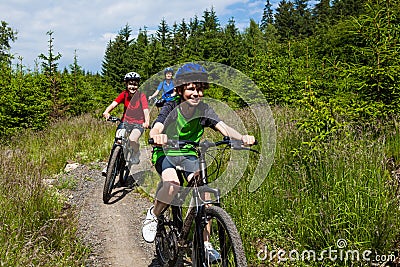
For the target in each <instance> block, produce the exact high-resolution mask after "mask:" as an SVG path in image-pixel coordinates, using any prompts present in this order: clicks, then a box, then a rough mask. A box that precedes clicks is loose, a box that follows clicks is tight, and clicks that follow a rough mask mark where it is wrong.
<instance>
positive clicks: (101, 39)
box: [0, 0, 279, 73]
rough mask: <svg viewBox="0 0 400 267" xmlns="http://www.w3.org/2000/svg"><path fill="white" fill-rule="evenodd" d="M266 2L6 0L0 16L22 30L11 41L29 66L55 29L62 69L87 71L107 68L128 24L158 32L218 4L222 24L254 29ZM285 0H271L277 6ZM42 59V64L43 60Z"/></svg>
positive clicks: (0, 4) (44, 49)
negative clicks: (106, 59) (112, 46)
mask: <svg viewBox="0 0 400 267" xmlns="http://www.w3.org/2000/svg"><path fill="white" fill-rule="evenodd" d="M265 2H266V1H262V0H214V1H212V0H196V1H190V0H174V1H172V0H171V1H162V0H125V1H124V0H113V1H109V0H79V1H73V0H13V1H6V0H0V12H1V17H0V20H3V21H6V22H7V23H8V25H9V26H10V27H11V28H12V29H14V30H16V31H18V34H17V40H16V41H15V42H14V43H11V47H12V48H11V53H12V54H14V55H15V56H16V57H22V58H23V61H22V62H23V64H24V65H25V66H26V68H29V69H33V67H34V64H35V63H34V62H35V60H38V56H39V55H40V54H41V53H43V54H45V55H46V54H47V52H48V40H49V36H48V35H46V32H48V31H49V30H51V31H53V38H54V43H53V44H54V51H55V52H59V53H60V54H61V55H62V58H61V59H60V61H59V69H63V68H64V67H68V66H69V65H70V64H72V63H73V60H74V52H75V50H76V53H77V57H78V63H79V65H80V66H82V67H83V69H85V70H86V71H91V72H94V73H95V72H97V71H99V72H100V70H101V62H102V59H103V56H104V52H105V49H106V46H107V43H108V42H109V41H110V40H113V39H114V37H115V35H116V34H117V33H118V32H119V30H120V29H121V28H123V27H124V26H125V25H126V24H128V25H130V27H131V29H132V34H133V35H136V34H137V33H138V31H139V29H140V28H142V29H143V28H144V26H146V27H147V30H148V32H149V33H150V34H151V33H154V32H155V30H157V28H158V26H159V24H160V22H161V20H162V19H163V18H164V19H165V20H166V22H167V23H168V25H169V26H172V25H173V23H174V22H177V23H180V22H181V21H182V19H185V20H186V21H189V19H190V18H193V17H194V16H195V15H197V16H198V17H199V18H201V16H202V15H203V12H204V10H206V9H208V10H210V9H211V7H213V8H214V10H215V12H216V14H217V16H218V18H219V19H220V23H221V25H222V26H224V25H226V23H227V21H228V20H229V19H230V18H231V17H233V18H234V19H235V21H236V26H237V27H238V28H239V29H244V28H246V27H248V25H249V21H250V18H253V19H254V20H255V21H256V22H259V21H260V20H261V17H262V12H263V8H264V6H265ZM278 2H279V0H271V4H272V5H273V7H276V6H277V4H278ZM38 62H40V61H39V60H38Z"/></svg>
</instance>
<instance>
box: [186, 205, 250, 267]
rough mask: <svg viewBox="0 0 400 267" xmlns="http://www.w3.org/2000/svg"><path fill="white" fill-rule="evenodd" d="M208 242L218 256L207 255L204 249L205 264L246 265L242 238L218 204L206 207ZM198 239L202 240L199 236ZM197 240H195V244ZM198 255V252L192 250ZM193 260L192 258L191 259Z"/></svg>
mask: <svg viewBox="0 0 400 267" xmlns="http://www.w3.org/2000/svg"><path fill="white" fill-rule="evenodd" d="M205 213H206V216H207V221H208V226H206V228H207V231H209V234H210V242H211V244H212V246H213V247H214V249H215V251H216V252H218V254H219V257H218V256H216V255H215V251H214V256H211V255H209V253H208V252H207V251H205V253H204V255H205V262H206V265H207V266H225V267H226V266H240V267H242V266H247V262H246V256H245V253H244V249H243V245H242V240H241V238H240V235H239V232H238V230H237V228H236V225H235V223H234V222H233V220H232V218H231V217H230V216H229V214H228V213H227V212H226V211H225V210H223V209H222V208H221V207H218V206H209V207H206V209H205ZM200 240H203V238H202V237H201V238H200ZM196 243H197V242H196V241H195V244H196ZM194 254H197V255H199V254H200V253H196V252H194ZM192 261H193V259H192Z"/></svg>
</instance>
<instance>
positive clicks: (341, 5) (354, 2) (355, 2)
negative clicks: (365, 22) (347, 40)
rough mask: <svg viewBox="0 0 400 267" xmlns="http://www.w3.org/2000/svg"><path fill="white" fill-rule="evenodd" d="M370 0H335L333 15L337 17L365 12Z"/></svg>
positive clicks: (333, 2)
mask: <svg viewBox="0 0 400 267" xmlns="http://www.w3.org/2000/svg"><path fill="white" fill-rule="evenodd" d="M367 1H368V0H333V1H332V15H333V17H334V18H335V19H337V20H339V19H341V18H346V17H350V16H354V17H356V16H358V15H360V14H362V13H364V10H365V9H364V5H365V3H366V2H367Z"/></svg>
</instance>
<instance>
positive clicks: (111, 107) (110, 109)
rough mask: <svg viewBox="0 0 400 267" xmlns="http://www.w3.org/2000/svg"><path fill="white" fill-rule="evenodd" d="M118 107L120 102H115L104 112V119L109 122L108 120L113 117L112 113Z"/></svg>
mask: <svg viewBox="0 0 400 267" xmlns="http://www.w3.org/2000/svg"><path fill="white" fill-rule="evenodd" d="M116 106H118V102H116V101H113V102H112V103H111V104H110V105H109V106H108V107H107V108H106V110H104V112H103V117H104V118H106V119H107V120H108V118H109V117H110V116H111V115H110V112H111V111H112V110H113V109H114V108H115V107H116Z"/></svg>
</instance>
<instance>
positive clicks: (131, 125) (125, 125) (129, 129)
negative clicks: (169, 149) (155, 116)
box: [117, 122, 144, 135]
mask: <svg viewBox="0 0 400 267" xmlns="http://www.w3.org/2000/svg"><path fill="white" fill-rule="evenodd" d="M118 129H125V130H126V131H127V132H128V133H129V134H131V132H132V131H133V129H138V130H139V131H140V134H141V135H142V134H143V132H144V128H143V125H142V124H138V123H127V122H121V123H120V124H119V125H118V128H117V130H118Z"/></svg>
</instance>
